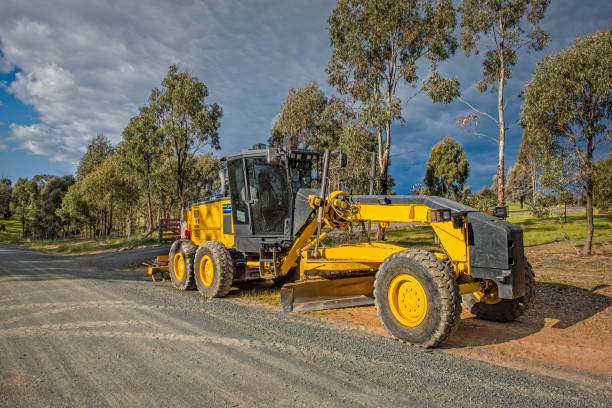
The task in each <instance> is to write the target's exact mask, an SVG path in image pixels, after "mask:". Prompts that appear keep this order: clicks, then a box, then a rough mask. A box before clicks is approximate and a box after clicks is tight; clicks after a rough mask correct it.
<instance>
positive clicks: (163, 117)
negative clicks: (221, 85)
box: [149, 65, 223, 208]
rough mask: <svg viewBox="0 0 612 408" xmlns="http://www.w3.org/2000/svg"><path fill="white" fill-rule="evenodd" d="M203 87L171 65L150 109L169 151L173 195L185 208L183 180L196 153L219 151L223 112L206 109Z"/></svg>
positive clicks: (206, 90)
mask: <svg viewBox="0 0 612 408" xmlns="http://www.w3.org/2000/svg"><path fill="white" fill-rule="evenodd" d="M206 97H208V88H207V87H206V84H205V83H204V82H202V81H200V80H199V79H198V78H197V77H195V76H194V75H192V74H191V72H189V71H184V72H179V70H178V66H176V65H171V66H170V67H169V68H168V75H167V76H166V77H165V78H164V79H163V80H162V84H161V88H160V89H157V88H155V89H153V91H152V92H151V96H150V97H149V106H150V108H151V112H152V114H153V117H154V119H155V120H154V125H155V126H156V127H157V128H158V129H159V131H160V132H161V134H162V135H163V137H164V139H163V140H164V145H165V147H167V148H168V149H169V150H171V151H172V153H173V155H174V158H175V160H174V161H172V168H173V173H174V175H175V186H176V193H177V195H178V198H179V200H180V203H181V207H183V208H184V207H185V203H186V199H185V198H186V197H185V188H186V179H187V175H188V174H189V173H190V171H192V169H193V166H195V161H196V159H195V157H196V156H195V153H196V152H198V151H199V150H200V149H201V148H202V147H203V146H204V145H209V146H211V147H213V148H215V149H219V148H220V145H219V133H218V131H219V126H220V122H219V120H220V119H221V116H222V114H223V112H222V109H221V107H220V106H219V105H217V104H211V105H207V104H206V103H205V100H206Z"/></svg>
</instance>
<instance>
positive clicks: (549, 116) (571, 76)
mask: <svg viewBox="0 0 612 408" xmlns="http://www.w3.org/2000/svg"><path fill="white" fill-rule="evenodd" d="M611 77H612V31H607V32H605V33H596V34H594V35H592V36H589V37H586V38H582V39H577V40H576V42H575V43H574V45H573V46H571V47H569V48H567V49H565V50H563V51H561V52H559V53H558V54H554V55H550V56H547V57H546V58H544V59H543V60H542V61H541V62H539V63H538V65H537V68H536V71H535V73H534V74H533V77H532V78H531V79H530V80H529V82H528V83H527V86H526V87H525V90H524V94H525V103H524V104H523V109H522V114H521V116H522V124H523V126H525V136H524V137H525V141H524V143H528V144H530V145H531V146H532V151H534V152H536V160H537V162H538V164H539V165H540V167H541V168H542V175H541V181H542V184H543V185H544V186H545V187H551V188H556V186H557V185H559V184H561V185H565V184H567V182H568V179H569V180H570V181H572V182H573V183H575V184H577V185H578V186H579V188H580V189H581V190H582V192H583V193H584V195H585V197H586V206H587V220H588V221H589V222H587V230H588V231H587V234H586V240H587V242H586V243H585V253H586V254H589V255H590V252H591V244H590V239H591V237H592V234H593V223H592V219H593V218H592V217H593V215H592V214H593V208H592V199H593V188H594V182H593V152H594V151H595V149H596V148H597V147H598V146H600V145H602V144H604V143H610V142H611V141H612V136H611V134H610V132H609V130H608V124H609V122H610V117H611V112H612V81H610V78H611Z"/></svg>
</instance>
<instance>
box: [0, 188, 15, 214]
mask: <svg viewBox="0 0 612 408" xmlns="http://www.w3.org/2000/svg"><path fill="white" fill-rule="evenodd" d="M12 193H13V186H12V183H11V180H9V179H7V178H2V179H0V216H2V217H3V218H4V219H5V220H8V219H9V217H10V216H11V195H12Z"/></svg>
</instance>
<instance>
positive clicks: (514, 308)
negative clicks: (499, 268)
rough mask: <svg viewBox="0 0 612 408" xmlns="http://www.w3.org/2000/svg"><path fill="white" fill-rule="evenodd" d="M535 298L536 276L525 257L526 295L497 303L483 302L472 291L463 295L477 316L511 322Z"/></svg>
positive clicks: (464, 301)
mask: <svg viewBox="0 0 612 408" xmlns="http://www.w3.org/2000/svg"><path fill="white" fill-rule="evenodd" d="M534 298H535V276H534V273H533V269H532V268H531V264H530V263H529V262H527V260H526V259H525V296H522V297H520V298H517V299H501V300H500V301H497V302H495V303H491V302H488V303H487V302H482V301H480V300H479V298H478V297H477V296H475V295H474V294H472V293H468V294H466V295H463V303H464V304H465V306H466V308H467V309H468V310H469V311H470V312H471V313H472V314H474V315H476V317H478V318H479V319H483V320H490V321H493V322H501V323H505V322H511V321H514V320H516V319H518V318H519V317H520V316H521V315H523V313H525V311H526V310H527V309H528V308H529V305H531V303H532V302H533V299H534Z"/></svg>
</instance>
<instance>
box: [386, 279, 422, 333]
mask: <svg viewBox="0 0 612 408" xmlns="http://www.w3.org/2000/svg"><path fill="white" fill-rule="evenodd" d="M388 297H389V307H390V309H391V313H393V316H395V318H396V319H397V320H398V321H399V322H400V323H401V324H403V325H404V326H408V327H416V326H418V325H419V324H421V323H422V322H423V320H424V319H425V316H426V315H427V295H426V294H425V289H424V288H423V286H422V285H421V283H420V282H419V281H418V280H417V279H416V278H415V277H413V276H411V275H408V274H401V275H398V276H396V277H395V278H393V280H392V281H391V284H390V285H389V292H388Z"/></svg>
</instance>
